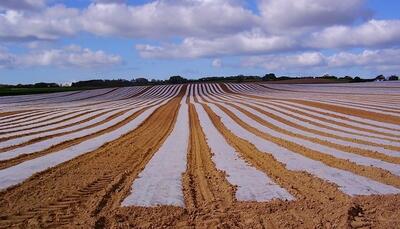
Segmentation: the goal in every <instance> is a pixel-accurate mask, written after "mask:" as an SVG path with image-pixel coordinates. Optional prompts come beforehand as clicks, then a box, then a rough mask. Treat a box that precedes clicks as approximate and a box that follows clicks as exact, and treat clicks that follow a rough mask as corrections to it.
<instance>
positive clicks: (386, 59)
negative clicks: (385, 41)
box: [241, 49, 400, 71]
mask: <svg viewBox="0 0 400 229" xmlns="http://www.w3.org/2000/svg"><path fill="white" fill-rule="evenodd" d="M241 65H242V66H243V67H261V68H265V69H267V70H293V69H296V70H302V71H304V70H307V69H309V68H324V69H327V68H351V67H361V68H364V69H370V70H376V71H379V70H388V69H390V70H397V71H399V70H400V49H381V50H364V51H362V52H359V53H351V52H340V53H337V54H333V55H330V56H327V55H323V54H322V53H320V52H305V53H300V54H291V55H266V56H255V57H248V58H244V59H243V60H242V62H241Z"/></svg>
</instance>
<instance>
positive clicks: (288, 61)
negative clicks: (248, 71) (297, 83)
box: [242, 52, 325, 70]
mask: <svg viewBox="0 0 400 229" xmlns="http://www.w3.org/2000/svg"><path fill="white" fill-rule="evenodd" d="M324 62H325V57H324V56H323V55H322V54H321V53H319V52H305V53H300V54H292V55H266V56H255V57H249V58H245V59H244V60H243V61H242V66H244V67H261V68H265V69H268V70H287V69H293V68H309V67H317V66H321V65H322V64H324Z"/></svg>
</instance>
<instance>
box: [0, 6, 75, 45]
mask: <svg viewBox="0 0 400 229" xmlns="http://www.w3.org/2000/svg"><path fill="white" fill-rule="evenodd" d="M78 16H79V10H77V9H72V8H66V7H65V6H62V5H57V6H53V7H49V8H46V9H45V10H44V11H40V12H24V11H15V10H7V11H5V12H4V13H0V39H3V40H10V41H31V40H56V39H59V38H63V37H66V36H71V35H74V34H75V33H76V32H77V30H78V29H79V18H78Z"/></svg>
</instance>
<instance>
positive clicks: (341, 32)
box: [308, 20, 400, 48]
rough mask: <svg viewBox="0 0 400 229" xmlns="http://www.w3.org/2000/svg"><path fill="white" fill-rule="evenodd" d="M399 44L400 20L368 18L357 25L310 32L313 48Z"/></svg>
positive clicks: (309, 43)
mask: <svg viewBox="0 0 400 229" xmlns="http://www.w3.org/2000/svg"><path fill="white" fill-rule="evenodd" d="M388 44H397V45H398V44H400V20H370V21H368V22H366V23H364V24H362V25H359V26H357V27H351V26H332V27H328V28H326V29H324V30H322V31H321V32H315V33H313V34H312V36H311V39H310V41H309V42H308V45H310V46H311V47H315V48H341V47H348V46H358V47H366V46H383V45H388Z"/></svg>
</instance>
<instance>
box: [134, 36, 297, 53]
mask: <svg viewBox="0 0 400 229" xmlns="http://www.w3.org/2000/svg"><path fill="white" fill-rule="evenodd" d="M294 45H295V42H294V41H293V40H291V39H289V38H287V37H282V36H267V35H265V34H263V33H262V32H260V31H257V30H255V31H251V32H245V33H239V34H235V35H232V36H225V37H220V38H216V39H198V38H186V39H184V40H183V42H182V43H180V44H167V45H163V46H151V45H137V46H136V49H137V50H138V51H139V53H140V55H141V56H142V57H145V58H198V57H215V56H224V55H238V54H240V55H245V54H246V55H248V54H261V53H267V52H276V51H282V50H288V49H291V48H292V47H293V46H294Z"/></svg>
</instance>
